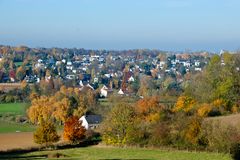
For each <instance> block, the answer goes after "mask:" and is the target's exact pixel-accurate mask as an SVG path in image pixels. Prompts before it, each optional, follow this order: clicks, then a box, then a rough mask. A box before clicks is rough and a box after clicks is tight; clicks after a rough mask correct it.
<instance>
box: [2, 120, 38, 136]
mask: <svg viewBox="0 0 240 160" xmlns="http://www.w3.org/2000/svg"><path fill="white" fill-rule="evenodd" d="M35 128H36V127H35V126H33V125H30V124H20V123H16V122H7V121H2V120H1V121H0V133H14V132H32V131H34V130H35Z"/></svg>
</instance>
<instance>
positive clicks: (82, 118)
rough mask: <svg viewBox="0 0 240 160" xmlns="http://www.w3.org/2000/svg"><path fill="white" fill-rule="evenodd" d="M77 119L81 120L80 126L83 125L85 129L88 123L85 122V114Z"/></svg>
mask: <svg viewBox="0 0 240 160" xmlns="http://www.w3.org/2000/svg"><path fill="white" fill-rule="evenodd" d="M79 121H82V126H83V127H85V129H88V127H89V125H88V122H87V120H86V117H85V115H84V116H82V117H81V118H80V119H79Z"/></svg>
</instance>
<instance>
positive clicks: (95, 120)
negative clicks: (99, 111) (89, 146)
mask: <svg viewBox="0 0 240 160" xmlns="http://www.w3.org/2000/svg"><path fill="white" fill-rule="evenodd" d="M85 118H86V120H87V122H88V124H99V123H100V122H101V121H102V117H101V116H100V115H86V116H85Z"/></svg>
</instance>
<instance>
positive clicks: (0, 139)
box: [0, 132, 37, 151]
mask: <svg viewBox="0 0 240 160" xmlns="http://www.w3.org/2000/svg"><path fill="white" fill-rule="evenodd" d="M33 146H37V145H36V144H35V143H34V142H33V133H32V132H22V133H21V132H20V133H2V134H0V150H1V151H5V150H9V149H17V148H29V147H33Z"/></svg>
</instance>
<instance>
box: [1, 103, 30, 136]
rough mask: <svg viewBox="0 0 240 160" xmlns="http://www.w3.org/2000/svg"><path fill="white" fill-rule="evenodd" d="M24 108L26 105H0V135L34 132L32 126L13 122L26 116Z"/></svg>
mask: <svg viewBox="0 0 240 160" xmlns="http://www.w3.org/2000/svg"><path fill="white" fill-rule="evenodd" d="M26 106H27V104H26V103H6V104H0V117H1V118H0V133H13V132H18V131H20V132H30V131H34V130H35V127H34V126H33V125H30V124H27V123H26V124H22V123H17V122H16V120H15V119H16V118H17V117H21V116H24V115H25V114H26V113H25V112H26Z"/></svg>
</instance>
